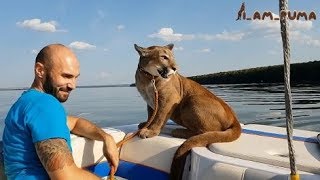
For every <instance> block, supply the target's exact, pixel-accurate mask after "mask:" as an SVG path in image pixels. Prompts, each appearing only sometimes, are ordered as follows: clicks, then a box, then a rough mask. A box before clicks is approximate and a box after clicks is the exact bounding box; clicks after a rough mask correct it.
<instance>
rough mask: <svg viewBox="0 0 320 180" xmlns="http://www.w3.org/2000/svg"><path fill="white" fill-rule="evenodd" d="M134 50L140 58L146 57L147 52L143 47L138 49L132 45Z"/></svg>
mask: <svg viewBox="0 0 320 180" xmlns="http://www.w3.org/2000/svg"><path fill="white" fill-rule="evenodd" d="M134 48H135V49H136V51H137V52H138V53H139V55H140V56H146V55H147V50H146V49H145V48H143V47H140V46H138V45H136V44H134Z"/></svg>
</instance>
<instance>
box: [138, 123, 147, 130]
mask: <svg viewBox="0 0 320 180" xmlns="http://www.w3.org/2000/svg"><path fill="white" fill-rule="evenodd" d="M146 124H147V122H142V123H140V124H139V125H138V128H139V129H142V128H146V127H144V126H145V125H146Z"/></svg>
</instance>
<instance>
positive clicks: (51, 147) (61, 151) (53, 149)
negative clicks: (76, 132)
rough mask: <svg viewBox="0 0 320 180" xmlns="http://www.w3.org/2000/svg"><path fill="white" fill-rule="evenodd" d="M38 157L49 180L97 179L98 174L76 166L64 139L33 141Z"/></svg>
mask: <svg viewBox="0 0 320 180" xmlns="http://www.w3.org/2000/svg"><path fill="white" fill-rule="evenodd" d="M35 148H36V151H37V154H38V157H39V159H40V161H41V163H42V165H43V167H44V168H45V169H46V171H47V173H48V175H49V177H50V179H51V180H65V179H70V180H76V179H86V180H98V179H100V178H99V177H98V176H96V175H94V174H92V173H90V172H88V171H85V170H83V169H80V168H78V167H77V166H76V165H75V163H74V161H73V157H72V154H71V152H70V150H69V148H68V145H67V143H66V140H65V139H61V138H55V139H47V140H44V141H40V142H37V143H35Z"/></svg>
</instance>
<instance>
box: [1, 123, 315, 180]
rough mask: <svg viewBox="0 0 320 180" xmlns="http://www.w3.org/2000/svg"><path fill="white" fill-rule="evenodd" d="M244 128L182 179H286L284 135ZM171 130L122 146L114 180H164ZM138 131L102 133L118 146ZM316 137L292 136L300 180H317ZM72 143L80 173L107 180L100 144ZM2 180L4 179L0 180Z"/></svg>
mask: <svg viewBox="0 0 320 180" xmlns="http://www.w3.org/2000/svg"><path fill="white" fill-rule="evenodd" d="M242 127H243V133H242V135H241V136H240V138H239V139H238V140H236V141H234V142H231V143H215V144H211V145H210V146H209V147H196V148H193V149H192V150H191V153H190V155H189V156H188V158H187V162H186V165H185V170H184V174H183V179H189V180H208V179H223V180H237V179H239V180H240V179H241V180H256V179H259V180H260V179H272V180H278V179H279V180H280V179H281V180H282V179H289V177H290V165H289V158H288V147H287V140H286V137H287V135H286V129H285V128H281V127H272V126H266V125H256V124H249V125H243V126H242ZM173 128H176V125H175V124H173V123H168V124H167V125H166V126H165V127H164V129H163V131H162V132H161V134H160V135H159V136H156V137H153V138H148V139H140V138H139V137H135V138H133V139H131V140H129V141H128V142H127V143H125V144H124V145H123V146H122V147H121V149H120V159H121V162H120V165H119V168H118V171H117V172H116V177H118V180H120V179H130V180H138V179H139V180H144V179H146V180H147V179H148V180H149V179H153V180H163V179H168V177H169V171H170V165H171V161H172V157H173V155H174V152H175V151H176V149H177V148H178V147H179V145H180V144H181V143H182V142H183V141H184V140H185V139H179V138H174V137H171V136H170V135H168V132H170V130H171V129H173ZM136 129H137V124H133V125H126V126H118V127H107V128H104V130H105V131H106V132H108V133H110V134H111V135H112V136H113V137H114V139H115V140H116V141H117V142H119V141H120V140H122V139H123V138H124V137H125V136H126V135H128V134H129V133H131V132H134V131H135V130H136ZM318 134H319V132H312V131H306V130H294V137H293V140H294V142H293V144H294V148H295V154H296V165H297V169H298V172H299V174H300V179H308V180H309V179H310V180H319V179H320V145H319V142H318V141H317V137H316V136H317V135H318ZM71 141H72V149H73V157H74V159H75V163H76V164H77V165H78V166H79V167H82V168H85V169H88V170H89V171H91V172H93V173H95V174H97V175H99V176H101V177H102V178H103V177H105V176H108V174H109V171H110V168H109V166H108V163H107V161H106V159H105V158H104V157H103V154H102V151H101V150H102V143H101V142H99V141H92V140H88V139H86V138H83V137H78V136H75V135H72V137H71ZM1 174H3V170H1V172H0V175H1ZM0 179H4V177H1V176H0Z"/></svg>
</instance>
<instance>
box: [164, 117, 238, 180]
mask: <svg viewBox="0 0 320 180" xmlns="http://www.w3.org/2000/svg"><path fill="white" fill-rule="evenodd" d="M240 134H241V126H240V124H239V123H238V122H237V121H235V122H234V123H233V125H232V126H231V127H230V128H229V129H227V130H225V131H210V132H206V133H203V134H199V135H196V136H192V137H190V138H189V139H187V140H186V141H185V142H184V143H183V144H182V145H181V146H180V147H179V148H178V149H177V151H176V152H175V155H174V157H173V160H172V164H171V172H170V180H180V179H181V178H182V173H183V169H184V164H185V161H186V157H187V155H188V153H189V152H190V150H191V149H192V148H193V147H203V146H208V145H210V144H212V143H217V142H231V141H234V140H236V139H238V138H239V136H240Z"/></svg>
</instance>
